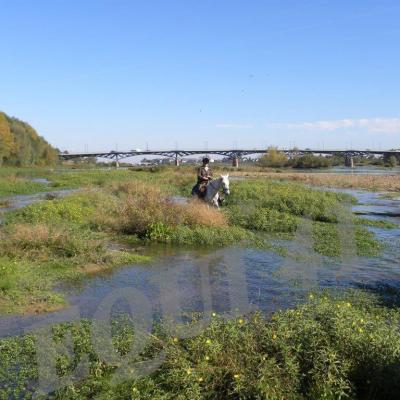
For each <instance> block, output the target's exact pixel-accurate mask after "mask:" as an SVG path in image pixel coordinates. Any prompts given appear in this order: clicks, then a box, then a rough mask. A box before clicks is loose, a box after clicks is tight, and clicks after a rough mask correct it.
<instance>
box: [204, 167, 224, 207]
mask: <svg viewBox="0 0 400 400" xmlns="http://www.w3.org/2000/svg"><path fill="white" fill-rule="evenodd" d="M221 190H222V191H223V192H224V194H226V195H229V194H230V193H231V192H230V190H229V174H228V175H221V176H220V177H219V178H217V179H213V180H212V181H210V182H209V183H208V185H207V187H206V194H205V196H204V198H203V200H204V201H205V202H206V203H211V204H212V205H213V206H215V207H217V208H219V202H218V200H219V198H220V196H219V192H220V191H221Z"/></svg>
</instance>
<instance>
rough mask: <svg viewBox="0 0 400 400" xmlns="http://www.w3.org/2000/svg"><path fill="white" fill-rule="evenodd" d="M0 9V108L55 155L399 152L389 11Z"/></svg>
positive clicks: (175, 6)
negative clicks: (57, 151) (273, 148)
mask: <svg viewBox="0 0 400 400" xmlns="http://www.w3.org/2000/svg"><path fill="white" fill-rule="evenodd" d="M0 9H1V19H0V48H1V57H0V77H1V78H0V110H3V111H5V112H6V113H8V114H10V115H14V116H17V117H19V118H20V119H23V120H26V121H28V122H30V123H31V124H32V125H33V126H34V127H35V128H36V129H37V130H38V131H39V132H40V134H42V135H43V136H45V137H46V138H47V139H48V140H49V141H50V142H51V143H52V144H53V145H55V146H58V147H59V148H61V149H63V150H65V149H68V150H70V151H83V150H84V149H85V146H87V147H88V149H89V151H96V150H111V149H113V148H115V147H116V145H118V148H119V149H132V148H144V147H145V146H146V142H147V143H148V146H149V147H150V148H153V149H154V148H175V147H176V146H178V147H180V148H185V147H189V148H206V146H208V148H217V147H219V148H231V147H233V146H235V147H242V148H243V147H248V148H254V147H265V146H267V145H277V146H280V147H287V146H294V145H296V146H299V147H302V146H307V147H316V148H321V147H322V146H323V147H325V148H334V147H350V146H352V147H360V148H373V147H375V148H378V147H380V148H391V147H396V148H400V49H399V47H400V45H399V44H400V23H399V21H400V2H399V1H397V0H396V1H386V0H380V1H376V0H374V1H371V0H362V1H361V0H360V1H358V0H353V1H341V0H338V1H299V0H297V1H285V0H279V1H278V0H277V1H268V0H265V1H259V0H252V1H244V0H243V1H237V0H229V1H226V0H218V1H216V0H213V1H210V0H202V1H199V0H179V1H178V0H168V1H166V0H164V1H161V0H159V1H151V0H149V1H121V0H113V1H111V0H109V1H105V0H90V1H89V0H87V1H85V0H80V1H76V0H69V1H66V0H65V1H58V0H48V1H43V0H35V1H30V0H25V1H22V0H13V1H8V0H0Z"/></svg>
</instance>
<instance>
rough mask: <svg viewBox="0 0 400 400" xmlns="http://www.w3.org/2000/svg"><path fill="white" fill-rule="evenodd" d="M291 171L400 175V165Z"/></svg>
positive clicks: (297, 170)
mask: <svg viewBox="0 0 400 400" xmlns="http://www.w3.org/2000/svg"><path fill="white" fill-rule="evenodd" d="M290 172H299V173H306V172H320V173H332V174H346V175H347V174H349V175H359V174H361V175H399V174H400V167H394V168H383V167H381V168H380V167H374V166H364V167H363V166H359V167H355V168H349V167H344V166H343V167H339V166H338V167H331V168H312V169H295V168H293V169H291V170H290Z"/></svg>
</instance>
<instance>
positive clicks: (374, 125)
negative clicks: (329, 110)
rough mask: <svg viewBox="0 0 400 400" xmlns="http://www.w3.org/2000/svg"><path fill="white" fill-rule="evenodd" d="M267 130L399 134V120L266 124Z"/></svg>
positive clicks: (374, 119) (361, 119) (346, 120)
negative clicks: (358, 130) (363, 131)
mask: <svg viewBox="0 0 400 400" xmlns="http://www.w3.org/2000/svg"><path fill="white" fill-rule="evenodd" d="M266 126H267V127H268V128H274V129H285V130H303V131H326V132H332V131H337V130H340V129H342V130H352V129H362V130H366V131H368V132H372V133H389V134H400V118H360V119H339V120H331V121H314V122H295V123H281V122H279V123H268V124H266Z"/></svg>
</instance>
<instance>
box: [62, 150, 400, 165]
mask: <svg viewBox="0 0 400 400" xmlns="http://www.w3.org/2000/svg"><path fill="white" fill-rule="evenodd" d="M277 150H278V151H279V152H281V153H284V154H285V155H287V156H288V157H294V156H301V155H305V154H314V155H325V156H334V155H336V156H341V157H344V159H345V164H346V166H349V167H354V157H365V156H369V155H375V156H382V157H384V158H389V157H391V156H394V157H396V158H397V160H398V161H399V162H400V149H397V150H354V149H353V150H352V149H347V150H339V149H336V150H321V149H319V150H313V149H277ZM267 151H268V149H231V150H177V149H176V150H145V151H142V150H131V151H116V150H115V151H109V152H98V153H68V152H64V153H60V154H59V157H60V159H62V160H73V159H79V158H106V159H109V160H113V161H115V164H116V166H117V167H118V166H119V162H120V161H121V160H123V159H125V158H130V157H136V156H162V157H169V158H173V159H174V160H175V165H176V166H179V164H180V160H181V158H182V157H186V156H192V155H201V154H215V155H220V156H223V157H228V158H230V159H231V160H232V165H233V166H234V167H238V166H239V160H240V159H241V158H242V157H243V156H247V155H253V154H265V153H266V152H267Z"/></svg>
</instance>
